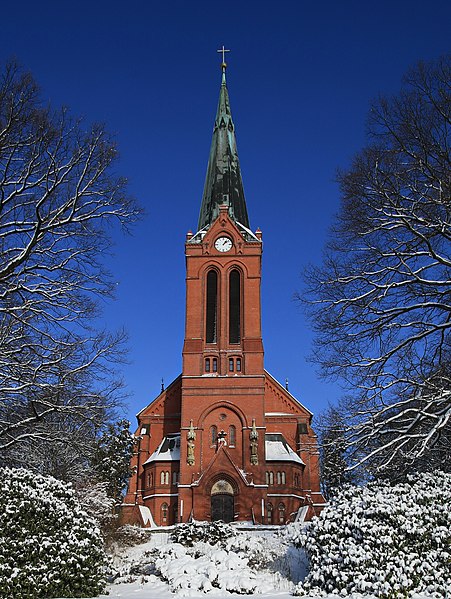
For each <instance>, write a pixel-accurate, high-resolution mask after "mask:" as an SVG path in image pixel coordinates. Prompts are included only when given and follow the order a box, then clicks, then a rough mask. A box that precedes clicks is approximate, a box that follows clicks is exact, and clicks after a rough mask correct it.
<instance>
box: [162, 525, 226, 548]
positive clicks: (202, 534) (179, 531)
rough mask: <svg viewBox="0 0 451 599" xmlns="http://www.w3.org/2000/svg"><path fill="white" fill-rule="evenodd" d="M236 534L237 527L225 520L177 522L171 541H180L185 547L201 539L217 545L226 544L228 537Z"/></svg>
mask: <svg viewBox="0 0 451 599" xmlns="http://www.w3.org/2000/svg"><path fill="white" fill-rule="evenodd" d="M234 536H236V531H235V529H234V528H233V527H232V526H230V524H225V523H224V522H200V521H194V522H189V523H186V524H177V526H176V527H175V528H174V530H173V531H172V533H171V541H173V542H174V543H180V545H184V546H185V547H192V546H193V545H194V543H197V542H199V541H201V542H203V543H209V544H210V545H215V544H216V543H221V544H224V543H225V542H226V541H227V539H230V538H232V537H234Z"/></svg>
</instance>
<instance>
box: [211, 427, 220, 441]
mask: <svg viewBox="0 0 451 599" xmlns="http://www.w3.org/2000/svg"><path fill="white" fill-rule="evenodd" d="M217 440H218V427H217V426H216V425H215V424H213V426H211V427H210V445H216V441H217Z"/></svg>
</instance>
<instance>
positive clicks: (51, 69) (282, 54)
mask: <svg viewBox="0 0 451 599" xmlns="http://www.w3.org/2000/svg"><path fill="white" fill-rule="evenodd" d="M1 17H2V34H1V36H0V57H1V61H2V63H4V62H5V61H6V60H7V59H8V58H11V57H12V56H15V57H16V58H17V59H18V60H19V61H20V62H21V63H22V65H23V66H24V67H26V68H27V69H30V70H31V71H32V72H33V74H34V75H35V77H36V79H37V80H38V82H39V83H40V85H41V87H42V91H43V96H44V98H45V99H48V100H49V101H50V102H51V103H52V104H53V105H54V106H59V105H62V104H64V105H67V106H69V107H70V108H71V109H72V112H73V113H74V114H77V115H83V116H85V117H86V119H87V120H88V121H89V122H91V121H102V122H105V123H106V125H107V128H108V129H109V130H110V131H111V132H113V133H115V135H116V137H117V140H118V144H119V148H120V152H121V159H120V162H119V164H118V165H117V170H118V172H120V173H121V174H123V175H125V176H126V177H128V179H129V181H130V191H131V193H132V194H133V195H135V196H136V197H137V198H138V199H139V201H140V202H141V204H142V205H143V206H144V208H145V209H146V212H147V216H146V218H145V219H144V220H143V221H142V222H141V223H140V224H139V226H138V227H136V229H135V230H134V233H133V236H132V237H126V238H124V237H120V238H118V239H117V244H116V248H115V253H116V255H115V259H114V261H112V262H110V264H109V266H110V268H111V269H112V270H113V271H114V273H115V276H116V279H117V281H118V283H119V284H118V293H117V300H116V301H115V302H114V304H111V305H107V306H105V318H106V320H107V322H108V325H109V326H110V327H112V328H115V327H122V326H124V327H125V328H126V329H127V330H128V332H129V335H130V348H131V353H130V358H131V361H132V363H131V364H130V366H128V367H126V368H125V369H124V377H125V381H126V384H127V388H128V390H129V391H130V392H131V393H132V394H133V396H132V397H131V398H130V400H129V404H128V406H127V415H128V417H129V418H130V419H131V420H132V421H133V420H134V414H136V413H137V412H138V411H139V409H141V408H142V407H144V406H145V405H146V404H148V403H149V402H150V401H151V400H152V399H154V397H155V396H156V395H157V394H158V392H159V389H160V380H161V378H162V377H163V378H164V381H165V383H166V384H168V383H170V382H171V380H172V379H173V378H175V377H176V376H177V375H178V374H179V372H180V370H181V350H182V343H183V334H184V301H185V298H184V284H185V281H184V276H185V273H184V266H185V264H184V240H185V234H186V232H187V231H188V229H192V230H195V228H196V224H197V218H198V212H199V208H200V201H201V197H202V190H203V183H204V177H205V171H206V166H207V159H208V152H209V147H210V141H211V131H212V125H213V120H214V115H215V111H216V103H217V98H218V93H219V86H220V69H219V63H220V56H219V55H218V54H217V53H216V49H217V48H219V47H221V46H222V44H225V46H226V47H227V48H230V49H231V50H232V51H231V52H230V53H229V54H228V56H227V59H228V64H229V68H228V72H227V80H228V88H229V93H230V99H231V107H232V114H233V117H234V121H235V126H236V133H237V141H238V151H239V156H240V162H241V170H242V173H243V180H244V188H245V193H246V200H247V206H248V211H249V216H250V221H251V227H252V228H253V229H254V230H255V229H256V228H257V227H260V228H261V229H262V231H263V239H264V262H263V284H262V297H263V301H262V310H263V340H264V345H265V362H266V368H267V370H269V371H270V372H271V373H272V374H273V375H274V376H276V378H278V379H279V380H281V381H282V382H283V381H284V380H285V378H286V377H288V379H289V382H290V391H291V392H292V393H293V394H294V395H295V396H297V397H298V399H299V400H300V401H301V402H302V403H304V404H305V405H306V406H307V407H308V408H310V409H311V410H312V411H313V412H315V413H318V412H319V411H321V410H322V409H323V408H324V407H325V406H326V405H327V402H328V401H331V400H334V399H335V398H337V397H338V395H339V394H340V389H339V388H338V386H337V384H331V383H329V384H326V383H324V382H322V381H320V380H319V379H318V376H317V374H316V368H315V366H314V365H312V364H309V363H307V362H306V357H307V355H308V354H309V351H310V349H311V332H310V330H309V326H308V323H306V322H305V320H304V318H303V315H302V313H301V311H300V309H299V307H298V306H297V305H296V303H295V302H294V301H293V299H292V298H293V294H294V293H295V291H297V290H301V289H302V287H301V285H302V282H301V279H300V273H301V271H302V270H303V268H304V267H305V266H306V265H307V264H308V263H309V262H315V261H318V260H320V257H321V252H322V247H323V244H324V239H325V236H326V234H327V229H328V227H329V226H330V225H331V223H332V219H333V215H334V213H335V212H336V211H337V208H338V205H339V191H338V187H337V185H336V183H335V173H336V170H337V168H346V167H347V165H349V163H350V160H351V159H352V156H353V155H354V154H355V153H356V152H357V151H358V150H359V149H360V148H361V147H362V146H363V144H364V143H365V120H366V115H367V112H368V108H369V103H370V101H371V100H372V99H373V98H375V97H377V96H378V95H379V94H391V93H395V92H396V91H397V90H398V89H399V86H400V82H401V78H402V75H403V74H404V73H405V71H406V70H407V69H408V68H409V66H411V65H413V64H414V63H416V62H417V61H418V60H420V59H424V60H429V59H434V58H436V57H438V56H439V55H440V54H443V53H445V52H449V50H450V43H449V40H450V31H451V3H450V2H449V0H443V1H439V0H428V2H425V1H422V2H419V1H415V0H410V1H396V0H391V1H386V0H383V1H381V2H371V3H370V2H362V0H360V1H356V0H351V1H346V0H343V1H341V2H339V1H337V0H334V1H332V0H330V1H326V2H316V3H315V2H306V1H304V0H299V1H280V2H266V1H264V0H261V1H260V2H254V1H247V2H246V1H245V0H241V1H240V2H238V1H235V0H233V1H225V2H212V1H209V2H208V1H204V0H202V1H197V2H196V1H194V0H192V1H191V2H188V1H181V0H177V1H166V2H165V1H160V2H156V1H153V0H147V1H144V0H142V1H135V0H129V1H128V2H123V1H122V2H118V1H117V0H110V1H109V2H106V1H104V0H91V2H85V1H83V0H82V1H80V2H70V3H66V2H55V1H54V0H48V1H43V2H36V1H33V2H31V1H22V2H8V3H5V4H4V5H3V6H2V10H1Z"/></svg>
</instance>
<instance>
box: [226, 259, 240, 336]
mask: <svg viewBox="0 0 451 599" xmlns="http://www.w3.org/2000/svg"><path fill="white" fill-rule="evenodd" d="M240 341H241V274H240V272H239V271H238V270H236V269H234V270H232V272H231V273H230V276H229V343H239V342H240Z"/></svg>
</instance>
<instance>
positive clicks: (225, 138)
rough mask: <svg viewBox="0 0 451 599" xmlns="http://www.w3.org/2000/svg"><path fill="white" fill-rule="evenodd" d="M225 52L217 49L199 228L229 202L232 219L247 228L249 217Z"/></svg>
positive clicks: (205, 224) (213, 217)
mask: <svg viewBox="0 0 451 599" xmlns="http://www.w3.org/2000/svg"><path fill="white" fill-rule="evenodd" d="M227 51H228V50H225V48H224V46H223V47H222V50H218V52H222V54H223V59H222V64H221V69H222V82H221V89H220V92H219V101H218V109H217V112H216V119H215V124H214V128H213V139H212V142H211V148H210V157H209V159H208V167H207V176H206V178H205V186H204V193H203V197H202V205H201V208H200V214H199V225H198V230H201V229H203V228H204V227H206V226H209V225H211V224H212V223H213V221H214V220H216V218H217V217H218V214H219V205H220V204H228V206H229V214H230V216H231V218H233V219H234V220H235V221H237V222H239V223H241V224H242V225H244V226H245V227H247V228H249V218H248V215H247V208H246V200H245V198H244V190H243V181H242V179H241V170H240V162H239V159H238V151H237V147H236V139H235V127H234V124H233V120H232V113H231V110H230V101H229V93H228V90H227V83H226V68H227V64H226V62H225V61H224V53H225V52H227Z"/></svg>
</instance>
